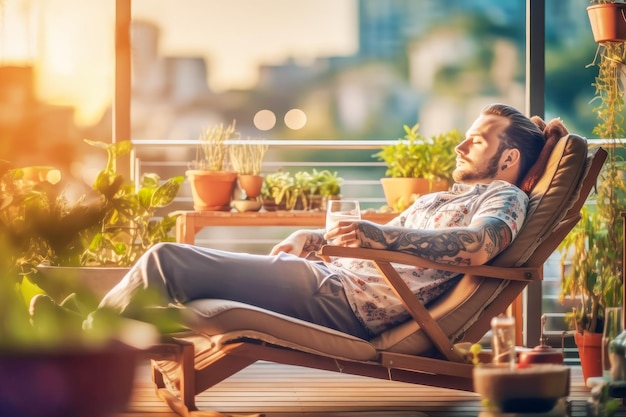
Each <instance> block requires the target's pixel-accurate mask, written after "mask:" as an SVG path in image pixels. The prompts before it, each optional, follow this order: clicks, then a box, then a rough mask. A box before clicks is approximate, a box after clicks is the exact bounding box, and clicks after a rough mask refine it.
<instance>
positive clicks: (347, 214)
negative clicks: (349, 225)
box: [326, 200, 361, 245]
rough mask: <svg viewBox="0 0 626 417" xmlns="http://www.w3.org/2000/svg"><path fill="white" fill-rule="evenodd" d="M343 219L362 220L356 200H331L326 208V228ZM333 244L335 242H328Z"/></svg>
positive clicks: (328, 228) (330, 227)
mask: <svg viewBox="0 0 626 417" xmlns="http://www.w3.org/2000/svg"><path fill="white" fill-rule="evenodd" d="M343 220H348V221H350V220H352V221H354V220H361V209H360V207H359V202H358V201H356V200H330V201H329V202H328V208H327V209H326V230H327V231H328V230H330V229H332V228H333V227H334V226H335V225H336V224H337V223H339V222H340V221H343ZM328 243H329V244H331V245H332V244H333V242H328Z"/></svg>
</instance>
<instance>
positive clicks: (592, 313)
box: [560, 42, 626, 379]
mask: <svg viewBox="0 0 626 417" xmlns="http://www.w3.org/2000/svg"><path fill="white" fill-rule="evenodd" d="M624 45H625V44H624V43H623V42H603V43H600V44H599V46H598V53H597V56H596V62H594V64H595V65H597V67H598V74H597V76H596V78H595V82H594V86H595V90H596V92H595V98H594V102H595V107H594V109H593V111H594V113H595V114H596V115H597V117H598V123H597V125H596V126H595V127H594V130H593V133H594V135H596V136H597V137H600V138H603V139H607V140H608V141H609V144H608V146H607V148H608V157H607V161H606V162H605V166H604V168H603V172H602V173H601V174H600V178H599V181H598V186H597V194H596V198H595V205H589V206H588V207H585V210H583V214H582V219H581V221H580V222H579V223H578V225H576V227H575V228H574V229H573V230H572V231H571V232H570V234H569V235H568V236H567V237H566V238H565V239H564V241H563V242H562V244H561V246H560V248H561V250H562V251H563V256H562V259H561V264H562V268H563V271H564V273H563V277H562V283H561V295H560V297H561V300H562V301H565V300H570V301H571V302H573V303H574V305H573V307H572V312H571V313H570V314H568V315H567V316H566V318H567V320H568V321H569V323H570V324H571V327H572V328H574V329H575V330H576V332H575V340H576V343H577V345H578V350H579V354H580V357H581V364H582V368H583V374H584V377H585V379H586V378H588V377H590V376H599V375H602V354H601V352H602V343H605V342H603V341H602V340H601V339H602V330H603V321H604V310H605V309H606V308H608V307H614V306H620V305H622V303H623V300H622V294H623V293H622V287H623V282H622V269H623V265H622V250H623V241H622V240H623V239H622V237H623V236H622V218H621V214H622V213H623V212H624V211H626V183H625V182H624V177H623V161H622V156H620V152H622V151H623V149H624V147H623V145H621V144H620V142H619V141H618V140H617V139H619V138H622V137H623V136H624V127H623V123H624V117H623V115H622V111H623V84H622V77H623V75H624V74H623V72H624V57H625V52H626V49H625V46H624ZM570 259H571V267H570V268H565V266H566V265H567V264H568V263H569V262H570V261H569V260H570ZM607 343H608V341H607ZM594 350H595V353H593V355H592V357H591V358H590V361H591V363H587V358H586V354H587V353H590V352H592V351H594Z"/></svg>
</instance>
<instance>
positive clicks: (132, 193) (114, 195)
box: [0, 141, 184, 298]
mask: <svg viewBox="0 0 626 417" xmlns="http://www.w3.org/2000/svg"><path fill="white" fill-rule="evenodd" d="M86 142H87V143H88V144H90V145H92V146H95V147H97V148H101V149H103V150H105V151H106V152H107V155H108V161H107V164H106V166H105V168H104V169H103V170H101V171H100V172H99V174H98V175H97V177H96V179H95V181H94V183H93V185H92V188H93V190H92V193H91V194H88V195H83V196H82V197H81V198H79V199H78V201H76V202H71V201H69V198H68V197H67V195H66V192H65V190H66V184H64V183H63V182H61V181H60V178H56V179H58V180H59V181H57V182H56V183H54V184H53V183H51V182H49V181H48V179H47V178H48V177H50V174H47V176H46V177H45V178H46V179H44V180H39V181H33V180H29V179H28V178H29V176H28V175H26V176H25V175H24V174H25V173H26V174H28V173H29V172H30V171H32V169H31V168H28V167H27V168H25V169H24V168H17V169H11V170H8V171H7V172H6V174H5V176H4V177H3V190H4V192H5V195H6V196H10V197H11V199H12V201H15V202H19V204H17V205H13V206H9V207H8V208H7V209H5V210H4V211H2V212H1V213H0V224H2V226H3V228H4V230H5V233H6V234H7V235H8V236H10V237H11V238H12V242H19V243H20V245H19V247H20V248H21V249H22V251H23V252H22V254H21V256H20V257H19V258H17V264H18V266H19V267H20V268H21V270H22V273H24V274H32V279H33V280H35V281H37V283H38V284H39V285H41V286H43V287H44V288H46V290H47V291H49V292H50V293H51V294H52V295H54V296H55V298H62V297H64V296H65V295H67V294H68V293H69V292H73V291H74V289H75V287H76V286H77V285H79V284H80V285H86V284H87V282H89V288H90V289H91V290H93V291H94V295H95V296H96V298H97V297H100V296H102V295H103V294H104V293H106V292H107V291H108V290H109V289H110V288H111V287H112V286H113V285H114V284H116V283H117V282H118V281H119V280H120V279H121V277H122V275H123V274H125V273H126V272H127V271H128V268H129V267H130V266H131V265H133V264H134V263H135V261H136V260H137V259H138V258H139V257H140V256H141V255H142V254H143V253H144V252H145V251H146V250H147V249H148V248H150V247H151V246H152V245H154V244H155V243H158V242H163V241H172V240H174V238H173V236H172V235H171V231H172V229H173V228H174V226H175V224H176V217H177V216H176V215H173V214H165V215H163V216H162V217H157V210H160V209H162V208H164V207H166V206H168V205H169V204H170V203H171V202H172V201H173V200H174V198H175V197H176V195H177V193H178V191H179V189H180V186H181V184H182V183H183V181H184V177H182V176H177V177H173V178H170V179H167V180H166V181H161V180H160V178H159V177H158V176H157V175H155V174H145V175H144V176H143V177H142V178H141V180H140V183H139V187H138V188H137V187H136V186H135V184H132V183H129V182H126V181H125V179H124V178H123V176H121V175H120V174H118V173H117V171H116V168H115V166H116V164H115V161H116V159H117V158H118V157H120V156H122V155H125V154H127V153H128V152H129V151H130V149H131V144H130V142H128V141H124V142H118V143H113V144H105V143H101V142H94V141H86ZM40 178H43V177H40ZM85 267H88V268H90V269H89V270H88V272H87V273H85V271H84V268H85ZM92 267H98V268H92Z"/></svg>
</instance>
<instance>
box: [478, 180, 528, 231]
mask: <svg viewBox="0 0 626 417" xmlns="http://www.w3.org/2000/svg"><path fill="white" fill-rule="evenodd" d="M527 207H528V195H526V193H525V192H523V191H522V190H520V189H519V188H517V187H515V186H514V185H511V184H508V183H499V184H496V185H495V186H494V187H491V188H490V189H489V190H488V191H487V192H486V193H485V194H484V195H483V198H482V201H481V202H480V204H478V209H477V210H476V213H475V214H474V216H473V218H480V217H495V218H498V219H500V220H502V221H503V222H504V223H506V225H507V226H508V227H509V229H511V237H512V238H513V239H514V238H515V236H516V235H517V233H518V232H519V230H520V228H521V227H522V224H524V219H525V218H526V209H527Z"/></svg>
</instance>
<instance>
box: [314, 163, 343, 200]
mask: <svg viewBox="0 0 626 417" xmlns="http://www.w3.org/2000/svg"><path fill="white" fill-rule="evenodd" d="M310 181H311V188H310V196H309V209H310V210H326V204H327V202H328V200H337V199H339V198H340V194H341V184H342V183H343V178H341V177H339V176H338V173H337V171H334V172H332V171H329V170H327V169H323V170H321V171H318V170H317V169H315V168H313V171H312V172H311V179H310Z"/></svg>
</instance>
